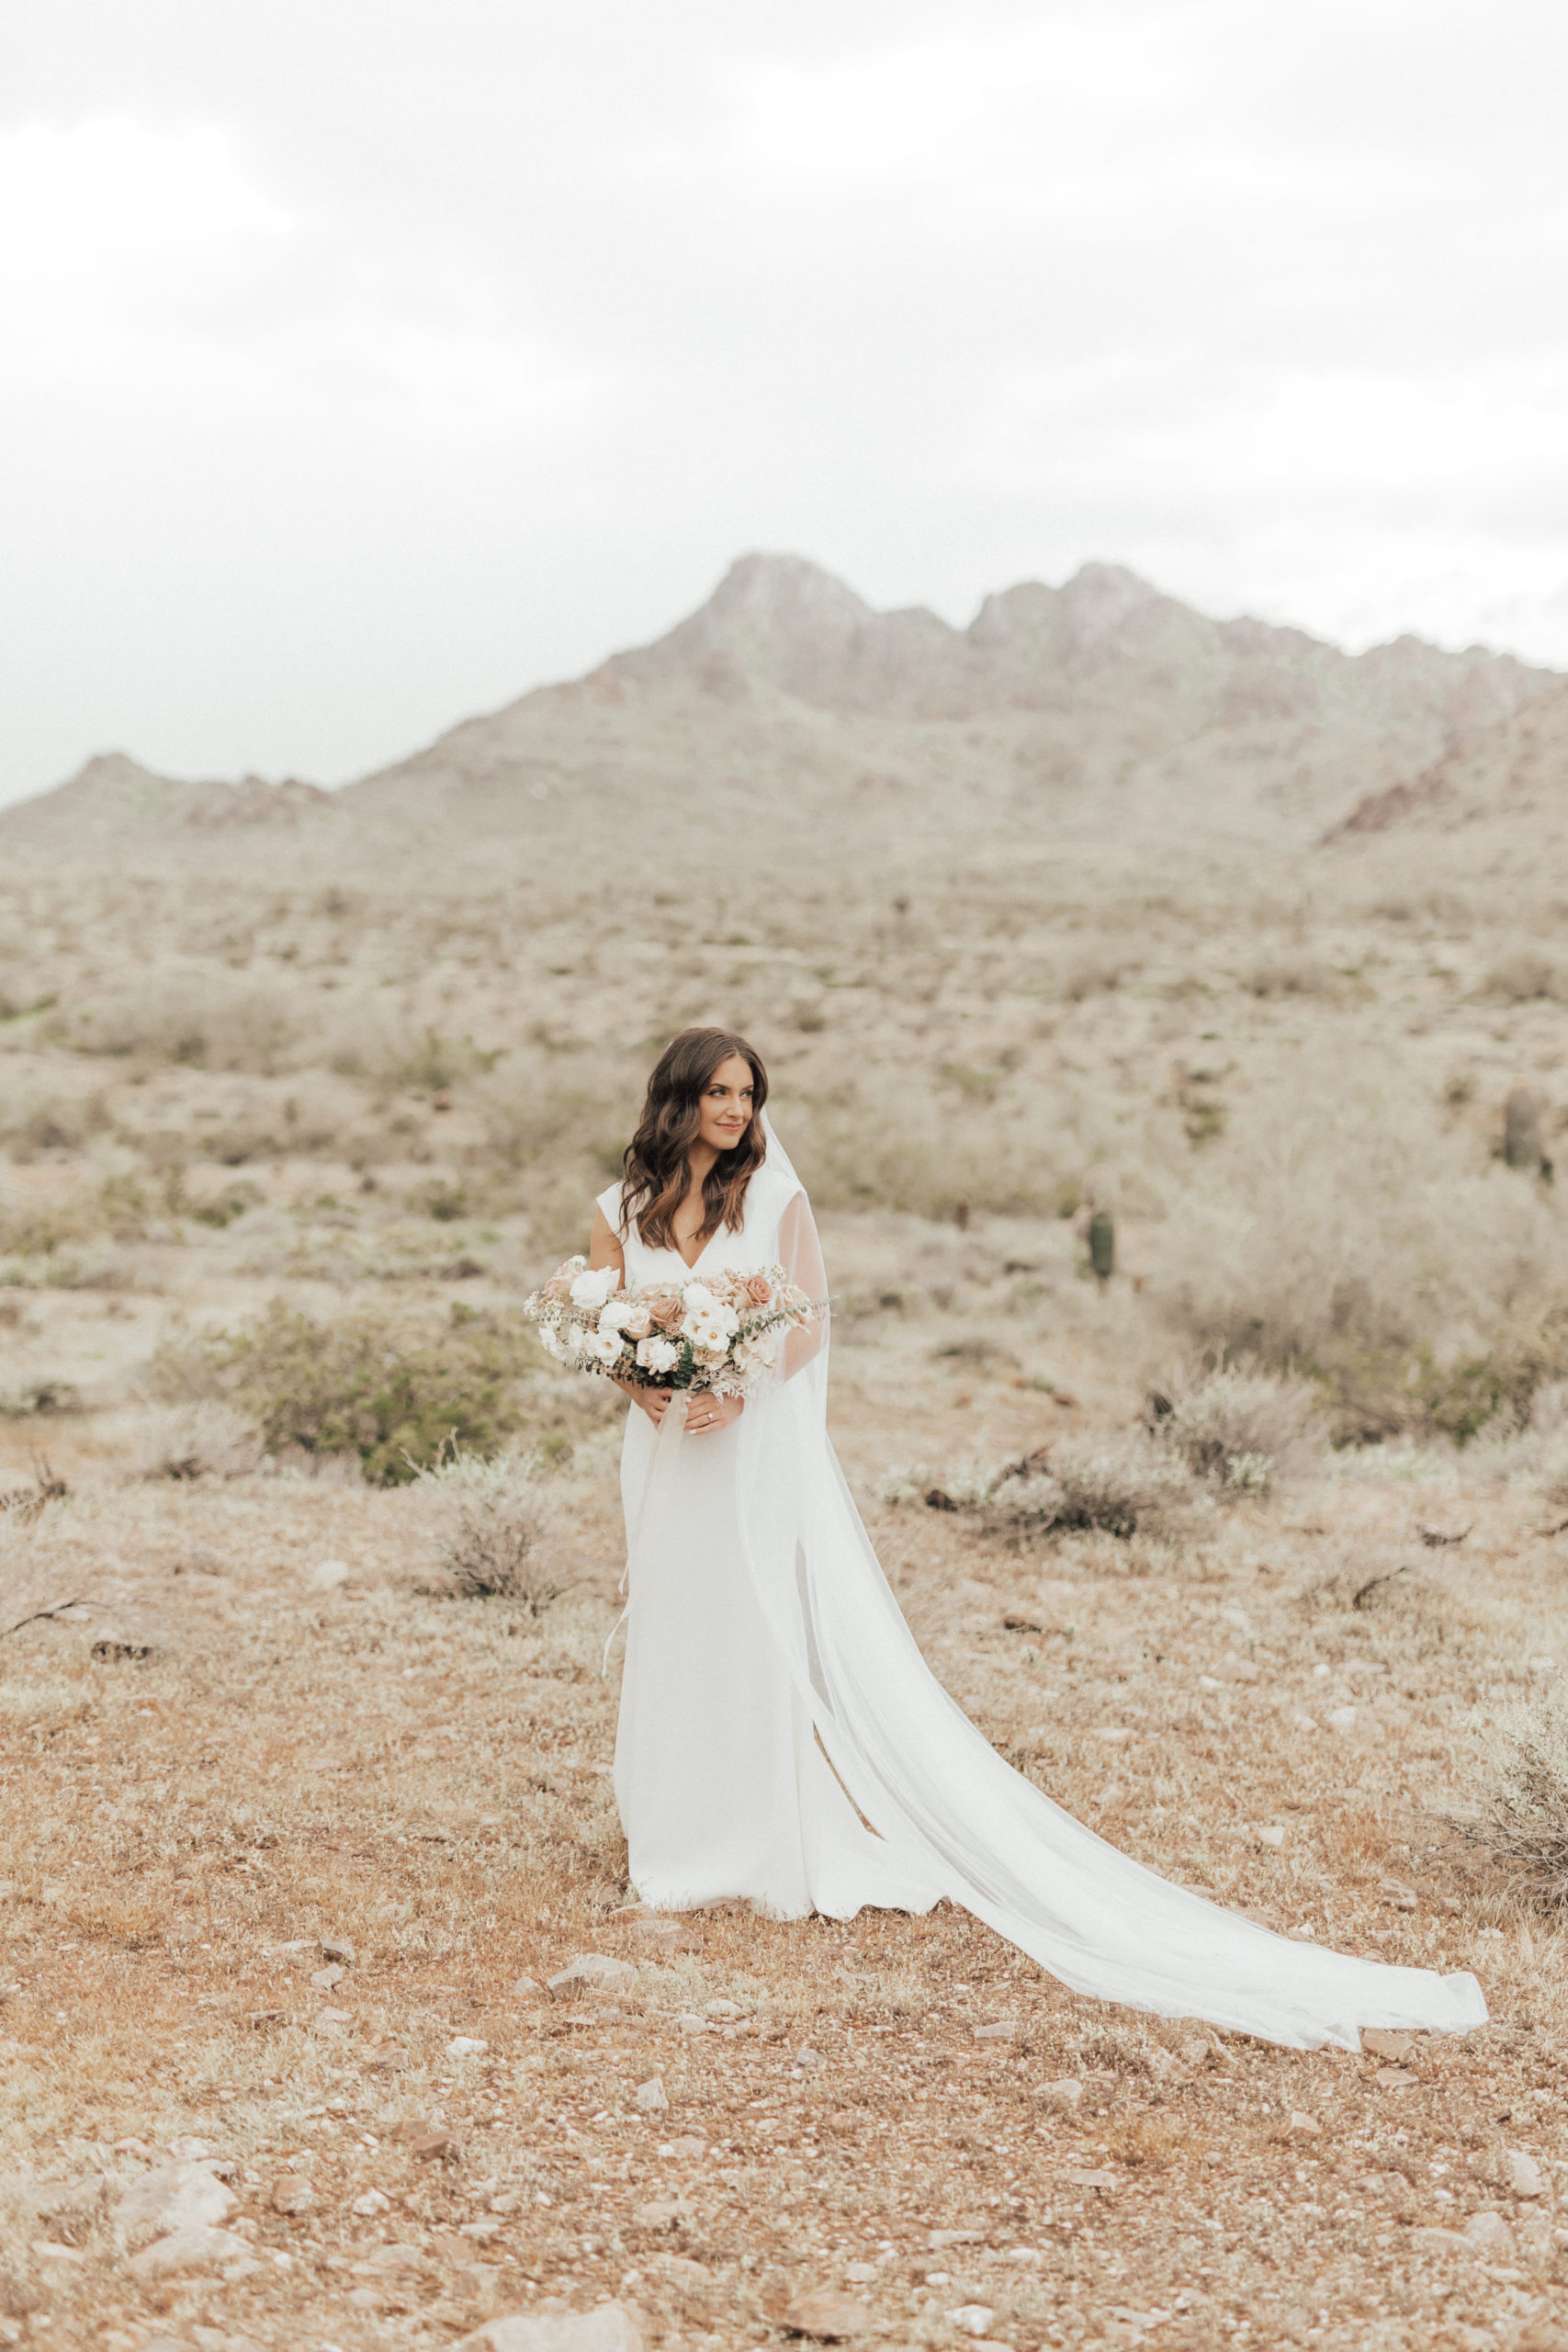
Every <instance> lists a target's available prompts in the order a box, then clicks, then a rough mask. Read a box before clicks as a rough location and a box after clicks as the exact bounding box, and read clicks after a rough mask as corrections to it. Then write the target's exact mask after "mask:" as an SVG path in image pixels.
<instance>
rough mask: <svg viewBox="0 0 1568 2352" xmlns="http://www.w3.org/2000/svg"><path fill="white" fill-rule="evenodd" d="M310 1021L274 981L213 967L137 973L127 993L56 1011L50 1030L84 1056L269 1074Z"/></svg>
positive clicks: (57, 1040) (282, 1060) (278, 1065)
mask: <svg viewBox="0 0 1568 2352" xmlns="http://www.w3.org/2000/svg"><path fill="white" fill-rule="evenodd" d="M308 1026H309V1023H308V1022H307V1020H306V1018H305V1016H304V1013H303V1011H302V1009H301V1008H299V1007H297V1006H296V1005H294V1004H293V1003H291V1002H290V1001H289V999H288V996H287V995H286V994H285V993H284V992H283V991H282V990H280V989H278V988H277V987H276V986H275V985H272V984H269V983H265V982H262V981H256V980H244V981H241V980H236V979H233V978H231V976H229V975H228V974H225V973H220V972H216V971H214V970H212V969H211V968H210V967H204V968H198V969H192V970H188V971H164V972H162V973H158V972H154V973H153V974H152V977H151V978H147V979H141V978H139V980H138V984H137V985H136V986H135V987H134V988H127V989H125V990H124V992H123V993H122V994H118V995H106V996H104V997H101V998H99V999H97V1000H96V1001H93V1002H92V1003H89V1004H87V1005H84V1006H82V1007H80V1008H78V1009H77V1010H76V1011H74V1012H63V1011H62V1012H60V1013H58V1014H56V1015H55V1016H54V1017H53V1021H52V1024H51V1035H52V1036H53V1038H54V1041H55V1042H56V1043H58V1044H60V1045H63V1046H70V1047H71V1048H72V1050H73V1051H74V1052H76V1053H80V1054H102V1055H108V1056H113V1057H132V1058H135V1059H138V1060H141V1061H143V1062H152V1063H160V1062H164V1063H167V1062H174V1063H187V1064H189V1065H191V1066H192V1067H194V1068H197V1069H231V1070H256V1071H260V1072H263V1073H270V1072H272V1071H274V1070H276V1069H279V1068H280V1067H282V1065H283V1062H284V1060H285V1058H286V1057H287V1056H288V1052H289V1050H290V1048H292V1047H293V1046H296V1044H297V1043H298V1042H299V1039H300V1038H301V1036H302V1035H304V1033H305V1031H306V1029H307V1028H308Z"/></svg>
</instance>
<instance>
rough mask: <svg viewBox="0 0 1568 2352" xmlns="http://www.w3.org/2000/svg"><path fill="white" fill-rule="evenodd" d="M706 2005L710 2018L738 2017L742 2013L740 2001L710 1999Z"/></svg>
mask: <svg viewBox="0 0 1568 2352" xmlns="http://www.w3.org/2000/svg"><path fill="white" fill-rule="evenodd" d="M705 2007H706V2010H707V2014H708V2015H709V2017H710V2018H738V2017H739V2015H740V2004H739V2001H708V2002H706V2003H705Z"/></svg>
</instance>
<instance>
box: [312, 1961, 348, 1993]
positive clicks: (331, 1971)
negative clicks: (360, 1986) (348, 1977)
mask: <svg viewBox="0 0 1568 2352" xmlns="http://www.w3.org/2000/svg"><path fill="white" fill-rule="evenodd" d="M344 1973H345V1972H344V1970H343V1969H341V1968H339V1967H338V1966H337V1964H336V1962H333V1966H332V1967H331V1968H318V1969H317V1970H316V1971H315V1973H314V1974H313V1975H312V1976H311V1978H310V1982H311V1984H312V1985H314V1986H315V1988H316V1990H317V1992H318V1993H330V1992H331V1991H332V1989H333V1985H341V1984H342V1983H343V1980H344Z"/></svg>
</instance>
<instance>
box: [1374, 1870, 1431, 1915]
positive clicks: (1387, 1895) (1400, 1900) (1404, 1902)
mask: <svg viewBox="0 0 1568 2352" xmlns="http://www.w3.org/2000/svg"><path fill="white" fill-rule="evenodd" d="M1378 1893H1379V1894H1381V1895H1382V1898H1383V1900H1384V1902H1385V1903H1392V1904H1393V1907H1394V1909H1395V1910H1396V1911H1416V1910H1419V1908H1420V1905H1421V1897H1420V1896H1419V1895H1418V1894H1416V1889H1415V1888H1414V1887H1413V1886H1406V1885H1405V1884H1404V1881H1403V1880H1402V1879H1397V1878H1380V1879H1379V1881H1378Z"/></svg>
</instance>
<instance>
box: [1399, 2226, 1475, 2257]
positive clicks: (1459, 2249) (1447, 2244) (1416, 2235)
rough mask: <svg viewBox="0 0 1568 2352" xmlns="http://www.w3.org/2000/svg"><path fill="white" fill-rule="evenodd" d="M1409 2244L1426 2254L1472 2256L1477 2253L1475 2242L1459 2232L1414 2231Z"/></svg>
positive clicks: (1437, 2230) (1439, 2230)
mask: <svg viewBox="0 0 1568 2352" xmlns="http://www.w3.org/2000/svg"><path fill="white" fill-rule="evenodd" d="M1409 2243H1410V2244H1411V2245H1414V2246H1419V2247H1420V2248H1421V2250H1422V2252H1423V2253H1424V2254H1470V2255H1473V2254H1474V2253H1475V2251H1476V2248H1475V2245H1474V2242H1473V2241H1472V2239H1470V2238H1467V2237H1466V2236H1465V2235H1464V2234H1463V2233H1462V2232H1461V2231H1459V2230H1441V2229H1421V2230H1412V2231H1411V2233H1410V2239H1409Z"/></svg>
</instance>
